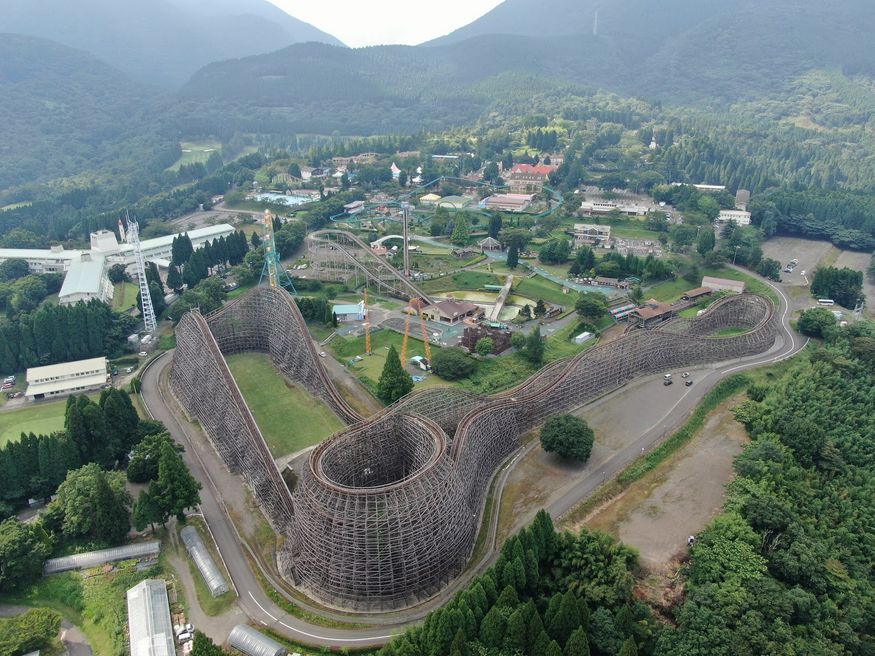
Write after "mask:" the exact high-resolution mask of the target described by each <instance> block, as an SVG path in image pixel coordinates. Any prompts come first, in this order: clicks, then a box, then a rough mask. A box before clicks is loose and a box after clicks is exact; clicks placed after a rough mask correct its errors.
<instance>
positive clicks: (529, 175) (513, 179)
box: [504, 164, 556, 194]
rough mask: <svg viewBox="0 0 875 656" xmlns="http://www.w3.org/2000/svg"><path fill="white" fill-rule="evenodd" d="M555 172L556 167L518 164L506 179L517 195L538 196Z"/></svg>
mask: <svg viewBox="0 0 875 656" xmlns="http://www.w3.org/2000/svg"><path fill="white" fill-rule="evenodd" d="M555 170H556V167H555V166H552V165H550V164H534V165H533V164H516V165H515V166H514V167H513V168H511V170H510V173H508V174H507V175H505V176H504V179H505V180H506V181H507V186H508V187H510V190H511V192H513V193H515V194H537V193H539V192H540V191H541V190H542V189H543V188H544V185H545V184H546V183H547V179H548V177H549V176H550V174H551V173H552V172H553V171H555Z"/></svg>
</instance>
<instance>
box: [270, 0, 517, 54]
mask: <svg viewBox="0 0 875 656" xmlns="http://www.w3.org/2000/svg"><path fill="white" fill-rule="evenodd" d="M270 2H272V3H273V4H275V5H277V6H278V7H280V8H281V9H283V10H285V11H287V12H288V13H290V14H291V15H292V16H294V17H295V18H299V19H300V20H302V21H306V22H308V23H311V24H312V25H314V26H315V27H318V28H319V29H320V30H323V31H325V32H328V33H329V34H333V35H334V36H336V37H337V38H338V39H340V40H341V41H343V42H344V43H346V44H347V45H349V46H353V47H358V46H371V45H380V44H388V43H404V44H411V45H413V44H416V43H422V42H423V41H428V40H429V39H434V38H436V37H439V36H443V35H444V34H448V33H449V32H452V31H453V30H455V29H456V28H459V27H462V26H463V25H467V24H468V23H470V22H471V21H473V20H474V19H476V18H479V17H480V16H482V15H483V14H485V13H486V12H487V11H489V10H490V9H492V8H493V7H495V6H496V5H498V4H500V3H501V0H440V2H435V1H434V0H431V1H426V0H334V1H333V2H332V1H331V0H327V1H326V0H270Z"/></svg>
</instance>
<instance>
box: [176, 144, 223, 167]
mask: <svg viewBox="0 0 875 656" xmlns="http://www.w3.org/2000/svg"><path fill="white" fill-rule="evenodd" d="M179 147H180V148H181V149H182V156H181V157H180V158H179V159H178V160H176V162H174V163H173V164H172V165H171V166H169V167H167V170H168V171H178V170H179V167H180V166H183V165H185V164H194V163H195V162H204V163H206V161H207V160H208V159H209V158H210V155H212V154H213V153H220V154H221V151H222V144H221V143H219V142H218V141H211V140H205V141H181V142H180V143H179Z"/></svg>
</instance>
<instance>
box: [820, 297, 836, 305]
mask: <svg viewBox="0 0 875 656" xmlns="http://www.w3.org/2000/svg"><path fill="white" fill-rule="evenodd" d="M817 304H818V305H823V306H829V305H835V304H836V302H835V301H834V300H832V299H831V298H819V299H817Z"/></svg>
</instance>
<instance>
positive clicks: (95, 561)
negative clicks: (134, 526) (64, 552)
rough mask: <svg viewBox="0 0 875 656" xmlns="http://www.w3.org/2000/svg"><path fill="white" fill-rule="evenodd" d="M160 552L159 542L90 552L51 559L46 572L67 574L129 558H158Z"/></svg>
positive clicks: (153, 541) (47, 562)
mask: <svg viewBox="0 0 875 656" xmlns="http://www.w3.org/2000/svg"><path fill="white" fill-rule="evenodd" d="M160 550H161V543H160V542H159V541H158V540H151V541H149V542H138V543H137V544H128V545H125V546H124V547H113V548H112V549H100V550H99V551H88V552H86V553H80V554H73V555H72V556H63V557H61V558H50V559H49V560H47V561H46V564H45V568H44V571H45V573H46V574H57V573H58V572H66V571H69V570H72V569H87V568H89V567H97V566H98V565H103V564H104V563H114V562H116V561H119V560H128V559H129V558H143V557H144V556H157V555H158V553H159V551H160Z"/></svg>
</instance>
